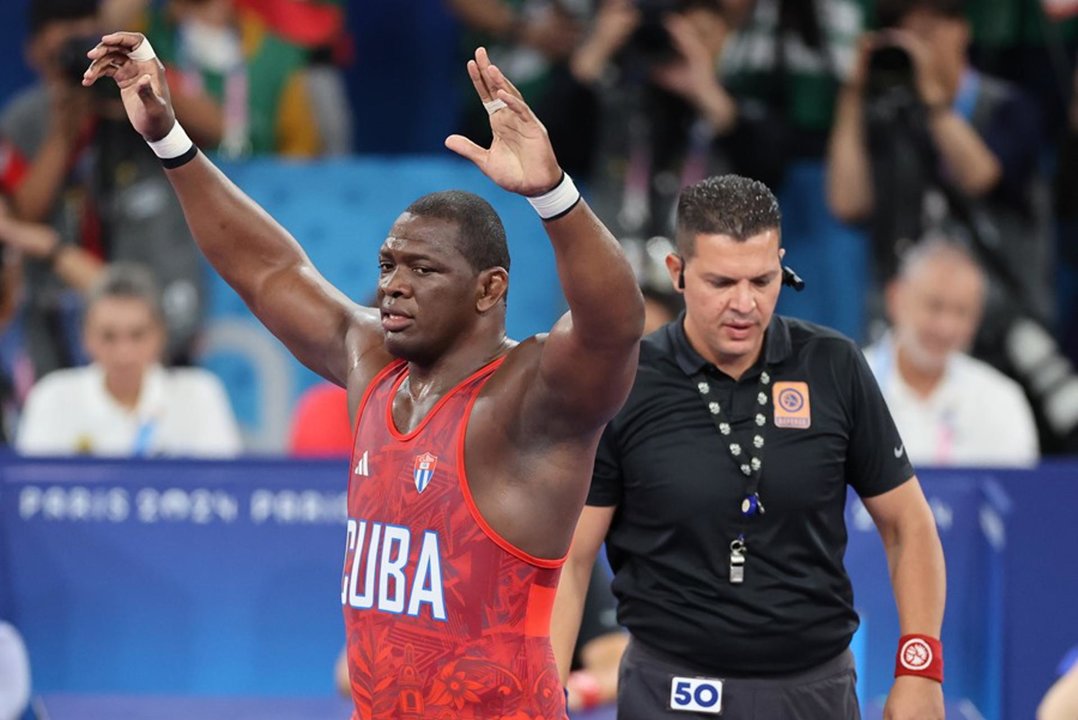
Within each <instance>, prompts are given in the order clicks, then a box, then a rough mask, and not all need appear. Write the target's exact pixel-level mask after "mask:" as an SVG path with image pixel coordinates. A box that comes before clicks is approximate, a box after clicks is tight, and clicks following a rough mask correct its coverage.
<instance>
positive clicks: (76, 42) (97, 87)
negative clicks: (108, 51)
mask: <svg viewBox="0 0 1078 720" xmlns="http://www.w3.org/2000/svg"><path fill="white" fill-rule="evenodd" d="M100 39H101V38H100V37H98V36H96V35H76V36H74V37H70V38H68V39H67V40H65V41H64V44H63V45H61V46H60V50H59V52H57V54H56V63H57V66H58V67H59V69H60V75H61V77H63V78H64V80H66V81H67V82H69V83H71V84H72V85H80V86H81V85H82V76H83V73H85V72H86V68H88V67H90V59H89V58H88V57H86V53H88V52H90V50H92V49H94V48H95V47H97V43H98V41H99V40H100ZM87 92H91V93H93V94H94V97H96V98H100V99H112V98H119V97H120V90H119V88H117V87H116V83H114V82H112V81H111V80H108V81H107V82H96V83H94V84H93V85H92V86H90V88H89V89H88V90H87Z"/></svg>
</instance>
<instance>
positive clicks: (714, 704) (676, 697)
mask: <svg viewBox="0 0 1078 720" xmlns="http://www.w3.org/2000/svg"><path fill="white" fill-rule="evenodd" d="M670 709H671V710H681V711H684V712H696V713H710V714H712V715H718V714H719V713H721V712H722V680H715V679H712V678H689V677H675V678H674V679H673V680H671V681H670Z"/></svg>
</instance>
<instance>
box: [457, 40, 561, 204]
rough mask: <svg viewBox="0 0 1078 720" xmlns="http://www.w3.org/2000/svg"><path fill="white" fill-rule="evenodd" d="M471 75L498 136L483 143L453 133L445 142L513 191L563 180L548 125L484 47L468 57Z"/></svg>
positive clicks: (529, 191)
mask: <svg viewBox="0 0 1078 720" xmlns="http://www.w3.org/2000/svg"><path fill="white" fill-rule="evenodd" d="M468 76H469V77H470V78H471V79H472V85H473V86H475V92H476V94H477V95H478V96H479V99H480V100H481V101H482V102H483V106H484V107H485V108H486V109H487V113H488V114H489V116H490V130H491V133H492V135H493V136H494V139H493V141H492V142H491V144H490V147H489V148H482V147H480V146H479V145H476V144H475V143H474V142H472V141H471V140H469V139H468V138H466V137H464V136H463V135H450V136H449V137H448V138H446V140H445V145H446V147H447V148H449V149H450V150H452V151H453V152H455V153H457V154H459V155H462V156H464V157H466V158H468V159H469V160H471V161H472V162H473V163H475V164H476V166H477V167H478V168H479V169H480V170H482V171H483V174H484V175H486V176H487V177H489V178H490V179H491V180H493V181H494V182H495V183H497V184H498V185H499V186H500V187H502V188H503V189H505V190H508V191H510V192H515V193H520V194H521V195H541V194H543V193H545V192H547V191H548V190H550V189H552V188H553V187H554V186H555V185H557V184H558V182H559V181H560V180H561V176H562V172H561V168H560V167H559V166H558V160H557V158H556V157H554V148H552V147H551V145H550V138H549V137H548V136H547V131H546V128H545V127H543V123H541V122H539V118H537V117H536V116H535V113H534V112H532V109H531V108H530V107H528V103H526V102H525V101H524V97H523V96H522V95H521V94H520V91H519V90H517V89H516V87H514V85H513V83H511V82H509V79H508V78H507V77H505V75H503V74H502V71H501V70H499V69H498V68H497V66H495V65H494V64H492V63H491V62H490V58H489V57H487V51H486V50H485V49H484V48H478V49H477V50H476V51H475V59H474V60H469V61H468Z"/></svg>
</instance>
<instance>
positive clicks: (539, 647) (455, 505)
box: [341, 360, 566, 720]
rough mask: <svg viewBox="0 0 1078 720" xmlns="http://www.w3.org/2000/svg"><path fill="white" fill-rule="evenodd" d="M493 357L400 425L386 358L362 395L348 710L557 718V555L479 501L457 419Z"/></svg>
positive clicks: (346, 602)
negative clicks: (481, 508) (539, 549)
mask: <svg viewBox="0 0 1078 720" xmlns="http://www.w3.org/2000/svg"><path fill="white" fill-rule="evenodd" d="M500 363H501V361H500V360H495V361H494V362H492V363H490V364H489V365H487V366H486V367H484V368H482V369H481V370H479V371H478V372H477V373H475V374H474V375H472V376H471V377H470V378H468V379H466V380H464V381H463V382H462V383H460V385H458V386H457V387H456V388H455V389H454V390H453V391H451V392H450V393H448V394H447V395H446V396H445V397H443V398H442V400H441V401H439V403H438V404H437V405H436V406H435V407H434V409H432V410H431V412H430V413H429V414H428V415H427V417H426V418H425V419H424V420H423V421H422V422H421V423H420V424H419V425H418V426H417V427H416V428H415V429H414V430H412V431H411V432H409V433H407V434H403V433H400V432H398V431H397V430H396V428H395V427H394V423H393V416H392V399H393V397H394V396H395V394H396V392H397V390H398V388H399V387H400V385H401V383H403V382H404V380H405V378H406V376H407V365H406V364H405V363H403V362H395V363H392V364H391V365H390V366H389V367H387V368H386V369H385V370H383V371H382V373H381V374H380V375H379V376H378V377H377V378H375V380H374V381H373V382H372V383H371V386H370V388H369V389H368V391H367V394H366V396H365V397H364V399H363V405H362V406H361V411H360V412H361V414H360V419H359V422H358V425H357V428H356V438H355V443H354V446H353V450H352V462H351V465H350V467H351V475H350V477H349V488H348V516H349V521H348V544H347V552H346V556H345V563H344V573H343V577H342V587H341V602H342V605H343V607H344V618H345V627H346V631H347V636H348V638H347V640H348V642H347V644H348V666H349V675H350V677H351V684H352V697H353V699H354V701H355V705H356V712H355V715H354V716H353V718H354V720H390V719H391V718H392V719H393V720H418V719H420V718H422V719H423V720H480V719H481V720H563V719H564V718H565V717H566V715H565V698H564V695H563V693H562V688H561V684H560V683H559V681H558V673H557V668H556V667H555V664H554V654H553V651H552V650H551V647H550V637H549V634H550V612H551V608H552V606H553V602H554V593H555V590H556V588H557V581H558V575H559V573H560V567H561V561H560V560H541V559H537V558H533V557H531V556H529V555H528V554H526V553H524V552H523V551H521V550H519V549H517V548H514V547H513V546H512V545H510V544H509V543H508V542H507V541H505V540H504V539H502V538H501V537H499V536H498V535H496V534H495V533H494V532H493V530H492V529H491V528H490V527H489V526H488V525H487V524H486V522H485V521H484V520H483V519H482V517H481V516H480V515H479V512H478V511H477V509H476V507H475V503H474V502H473V500H472V497H471V493H470V492H469V490H468V483H467V478H466V477H465V472H464V453H463V448H464V431H465V428H466V427H467V424H468V417H469V415H470V413H471V409H472V406H473V404H474V403H475V400H476V398H477V397H478V395H479V392H480V390H481V389H482V387H483V385H484V383H485V382H486V381H487V380H488V379H489V378H490V376H491V375H492V374H493V372H494V371H495V370H496V369H497V367H498V366H499V365H500Z"/></svg>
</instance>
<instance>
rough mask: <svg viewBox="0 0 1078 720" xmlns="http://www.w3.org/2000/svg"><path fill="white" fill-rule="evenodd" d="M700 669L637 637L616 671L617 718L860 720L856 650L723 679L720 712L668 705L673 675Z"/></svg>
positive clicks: (689, 674) (692, 674)
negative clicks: (782, 671) (775, 672)
mask: <svg viewBox="0 0 1078 720" xmlns="http://www.w3.org/2000/svg"><path fill="white" fill-rule="evenodd" d="M701 675H705V676H706V675H707V674H706V673H701V671H700V669H699V668H690V667H688V666H686V665H685V664H684V663H683V662H681V661H680V660H678V659H676V658H673V657H671V656H670V655H667V654H665V653H663V652H661V651H659V650H656V649H654V648H652V647H649V646H646V645H644V644H642V643H641V642H640V641H638V640H636V639H632V640H630V641H629V647H628V648H626V650H625V654H624V655H623V656H622V658H621V667H620V669H619V671H618V720H656V718H670V719H671V720H691V719H693V718H720V719H721V720H861V710H860V707H859V706H858V704H857V694H856V687H857V671H856V670H855V668H854V661H853V653H851V652H850V651H849V650H846V651H844V652H842V653H841V654H840V655H838V657H835V658H833V659H831V660H828V661H827V662H825V663H823V664H821V665H818V666H817V667H814V668H812V669H810V670H805V671H803V672H799V673H794V674H792V675H780V676H776V677H768V678H723V677H721V676H718V675H711V677H713V678H717V679H719V680H722V681H723V686H722V714H721V715H715V714H710V713H702V712H686V711H683V710H671V709H670V697H671V684H672V682H673V679H674V678H675V677H690V678H694V677H700V676H701Z"/></svg>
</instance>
